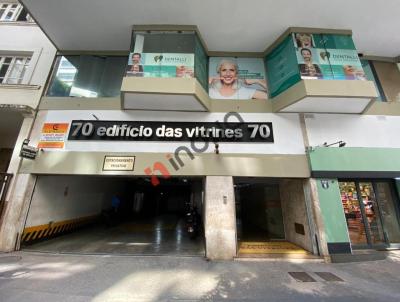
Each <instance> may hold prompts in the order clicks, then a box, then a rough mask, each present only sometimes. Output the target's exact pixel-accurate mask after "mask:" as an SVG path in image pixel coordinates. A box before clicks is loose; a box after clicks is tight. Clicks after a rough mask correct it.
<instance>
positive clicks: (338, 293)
mask: <svg viewBox="0 0 400 302" xmlns="http://www.w3.org/2000/svg"><path fill="white" fill-rule="evenodd" d="M299 272H304V273H307V274H306V275H305V274H292V275H293V276H294V277H296V278H298V280H304V279H303V278H305V279H309V280H310V281H312V280H311V279H313V280H314V281H313V282H301V281H298V280H296V279H295V278H294V277H292V276H291V275H290V274H289V273H299ZM318 272H328V273H329V272H330V273H332V274H334V276H332V275H329V274H325V275H324V274H320V275H318V274H316V273H318ZM323 277H325V278H326V279H332V278H334V279H335V277H337V278H339V279H341V280H342V281H339V279H336V281H326V280H324V279H323ZM310 278H311V279H310ZM0 301H1V302H12V301H13V302H14V301H15V302H24V301H40V302H44V301H57V302H62V301H85V302H87V301H93V302H100V301H110V302H111V301H112V302H120V301H121V302H122V301H124V302H125V301H279V302H286V301H296V302H302V301H305V302H313V301H335V302H336V301H363V302H368V301H371V302H372V301H374V302H376V301H385V302H389V301H400V251H391V252H388V253H387V258H386V259H385V260H378V261H369V262H357V263H341V264H337V263H335V264H326V263H319V262H315V261H304V260H300V259H299V260H291V261H288V260H251V261H206V260H205V259H204V258H200V257H198V258H196V257H167V256H157V257H153V256H147V257H143V256H142V257H139V256H137V257H135V256H100V255H93V256H91V255H72V254H47V253H31V252H14V253H8V254H0Z"/></svg>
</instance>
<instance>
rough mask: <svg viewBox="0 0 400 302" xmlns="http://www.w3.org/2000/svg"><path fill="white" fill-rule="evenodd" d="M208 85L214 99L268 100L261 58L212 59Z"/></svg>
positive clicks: (210, 94)
mask: <svg viewBox="0 0 400 302" xmlns="http://www.w3.org/2000/svg"><path fill="white" fill-rule="evenodd" d="M208 84H209V90H208V92H209V96H210V98H212V99H224V100H249V99H263V100H265V99H267V82H266V77H265V68H264V62H263V60H262V59H261V58H234V57H210V60H209V78H208Z"/></svg>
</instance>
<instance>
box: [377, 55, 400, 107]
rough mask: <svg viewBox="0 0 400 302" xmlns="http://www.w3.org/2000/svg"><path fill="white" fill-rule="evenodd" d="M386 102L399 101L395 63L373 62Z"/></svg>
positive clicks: (399, 88)
mask: <svg viewBox="0 0 400 302" xmlns="http://www.w3.org/2000/svg"><path fill="white" fill-rule="evenodd" d="M373 65H374V67H375V70H376V73H377V75H378V78H379V81H380V82H381V85H382V88H383V91H384V93H385V96H386V98H387V100H388V101H392V102H393V101H398V102H399V101H400V71H399V69H398V67H397V65H396V64H395V63H390V62H377V61H375V62H373Z"/></svg>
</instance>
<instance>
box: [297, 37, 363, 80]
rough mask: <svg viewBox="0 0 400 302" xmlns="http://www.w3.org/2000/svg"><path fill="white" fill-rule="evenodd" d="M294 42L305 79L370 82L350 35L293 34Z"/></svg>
mask: <svg viewBox="0 0 400 302" xmlns="http://www.w3.org/2000/svg"><path fill="white" fill-rule="evenodd" d="M292 39H293V44H294V46H295V48H296V55H297V61H298V64H299V69H300V74H301V78H302V79H323V80H332V79H335V80H367V78H366V75H365V72H364V70H363V67H362V64H361V61H360V59H359V58H358V53H357V50H356V49H355V46H354V43H353V40H352V38H351V37H350V36H346V35H328V34H324V35H322V34H308V33H293V34H292Z"/></svg>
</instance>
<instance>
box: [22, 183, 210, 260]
mask: <svg viewBox="0 0 400 302" xmlns="http://www.w3.org/2000/svg"><path fill="white" fill-rule="evenodd" d="M193 208H194V209H196V211H197V213H198V217H199V219H198V220H199V226H200V227H199V233H198V236H197V237H196V238H190V236H189V234H188V233H187V227H186V226H187V223H186V216H187V213H188V212H189V210H190V209H192V210H193ZM202 209H203V183H202V179H201V178H172V179H169V180H163V182H162V183H161V184H160V185H159V186H156V187H154V186H152V185H151V183H150V179H149V178H125V177H89V176H39V177H38V181H37V184H36V187H35V192H34V194H33V197H32V201H31V206H30V210H29V213H28V217H27V221H26V226H25V229H24V233H23V235H22V248H23V249H25V250H33V251H43V252H58V253H63V252H66V253H87V254H128V255H187V256H204V254H205V251H204V235H203V234H204V233H203V228H202V219H201V217H202V212H203V210H202Z"/></svg>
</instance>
